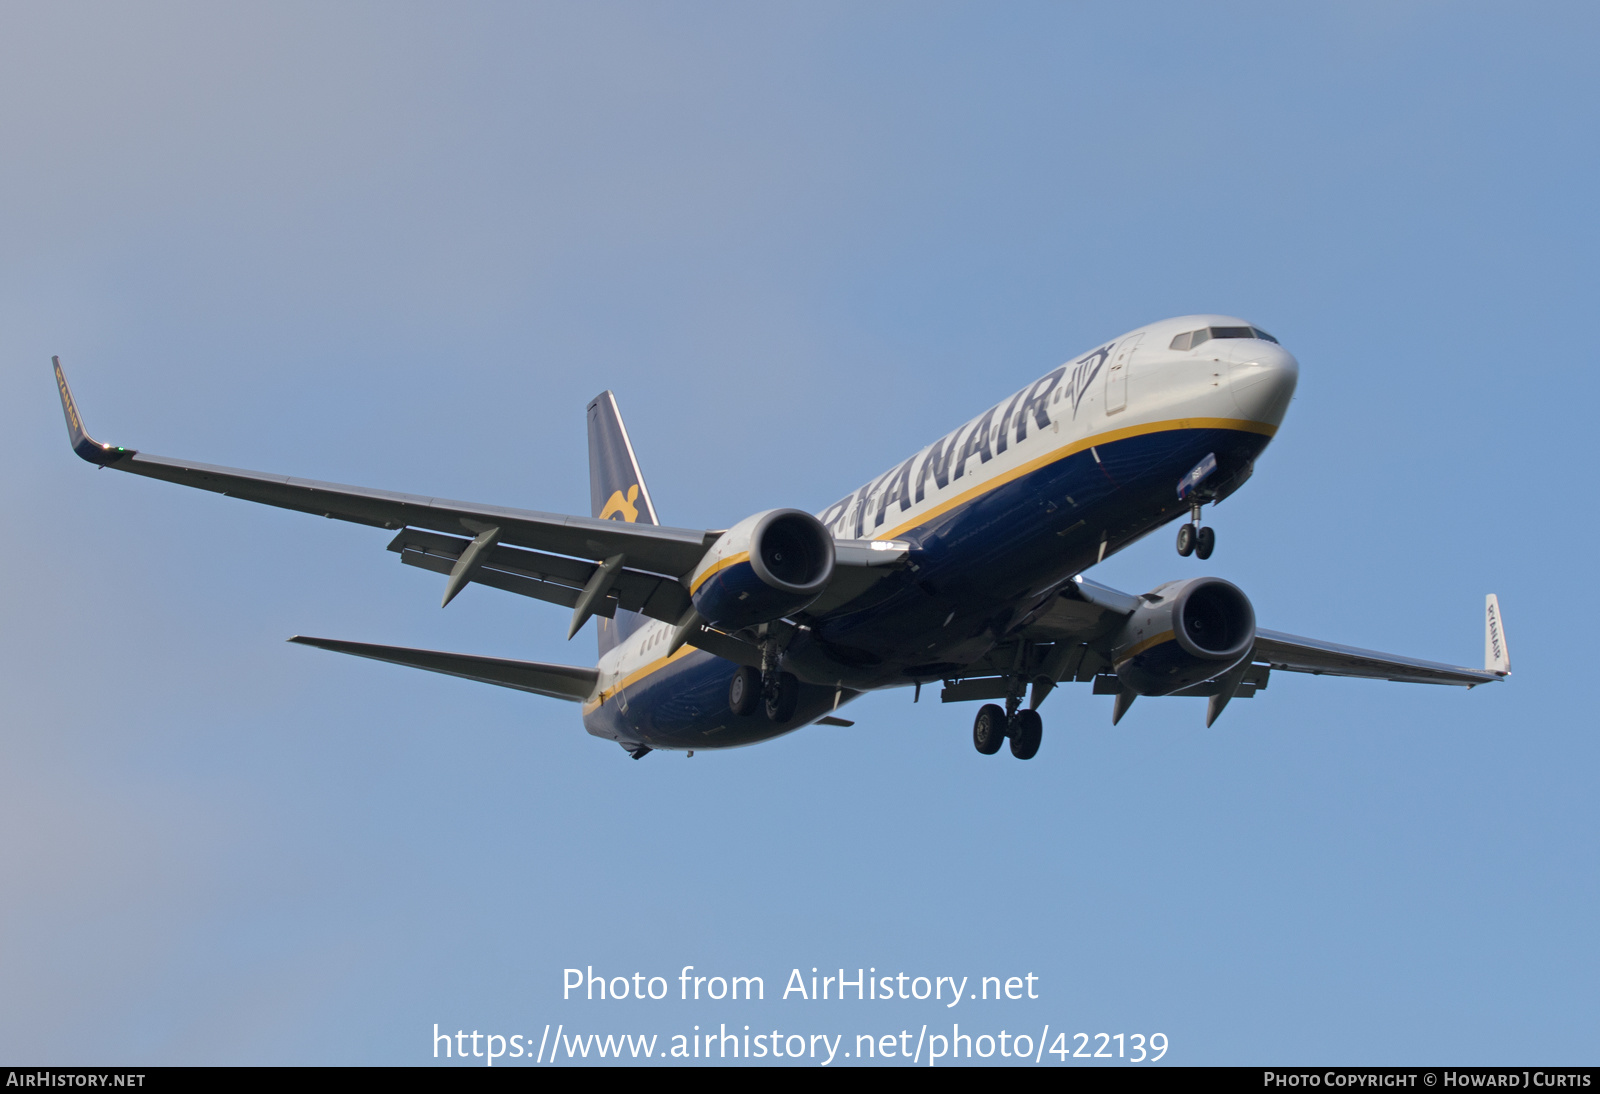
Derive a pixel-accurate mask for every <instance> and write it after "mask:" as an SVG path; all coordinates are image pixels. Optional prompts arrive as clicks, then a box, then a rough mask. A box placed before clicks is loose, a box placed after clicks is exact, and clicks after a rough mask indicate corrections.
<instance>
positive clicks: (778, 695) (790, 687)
mask: <svg viewBox="0 0 1600 1094" xmlns="http://www.w3.org/2000/svg"><path fill="white" fill-rule="evenodd" d="M799 703H800V681H799V680H796V679H795V678H794V674H793V673H789V672H784V673H779V674H778V683H777V686H776V687H774V688H773V689H772V694H771V695H769V696H767V721H769V722H777V723H778V724H779V725H782V724H783V723H784V722H787V721H788V720H789V719H790V718H793V717H794V708H795V707H796V706H797V705H799Z"/></svg>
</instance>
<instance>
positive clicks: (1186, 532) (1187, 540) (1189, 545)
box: [1178, 524, 1205, 558]
mask: <svg viewBox="0 0 1600 1094" xmlns="http://www.w3.org/2000/svg"><path fill="white" fill-rule="evenodd" d="M1194 538H1195V537H1194V525H1192V524H1185V525H1183V526H1182V527H1181V528H1179V529H1178V553H1179V554H1180V555H1182V556H1183V557H1184V558H1188V557H1189V556H1190V555H1192V554H1194ZM1201 557H1202V558H1204V557H1205V556H1204V555H1202V556H1201Z"/></svg>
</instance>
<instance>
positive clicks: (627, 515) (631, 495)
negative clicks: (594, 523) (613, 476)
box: [600, 483, 639, 524]
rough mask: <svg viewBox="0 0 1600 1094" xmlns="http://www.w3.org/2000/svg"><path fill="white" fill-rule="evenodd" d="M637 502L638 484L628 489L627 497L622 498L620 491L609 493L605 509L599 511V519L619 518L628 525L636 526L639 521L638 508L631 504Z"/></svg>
mask: <svg viewBox="0 0 1600 1094" xmlns="http://www.w3.org/2000/svg"><path fill="white" fill-rule="evenodd" d="M638 500H639V484H638V483H634V484H633V485H632V486H630V487H628V496H627V497H623V496H622V491H621V490H613V491H612V492H611V500H610V501H608V502H606V507H605V508H604V509H602V510H600V519H601V520H611V519H612V518H613V517H617V516H620V517H621V518H622V519H623V520H625V521H627V522H628V523H629V524H637V523H638V521H639V507H638V506H636V505H634V504H633V503H634V502H635V501H638Z"/></svg>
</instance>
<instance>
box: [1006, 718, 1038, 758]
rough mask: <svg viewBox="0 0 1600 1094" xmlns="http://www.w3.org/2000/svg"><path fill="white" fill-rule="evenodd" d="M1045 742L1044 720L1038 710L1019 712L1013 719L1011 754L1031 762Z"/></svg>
mask: <svg viewBox="0 0 1600 1094" xmlns="http://www.w3.org/2000/svg"><path fill="white" fill-rule="evenodd" d="M1043 740H1044V719H1043V718H1041V717H1039V712H1038V711H1037V710H1019V711H1017V713H1016V714H1015V715H1014V716H1013V717H1012V719H1011V754H1012V755H1013V756H1015V757H1016V758H1017V759H1019V760H1031V759H1033V757H1034V756H1035V755H1036V754H1037V753H1038V751H1039V745H1040V743H1041V742H1042V741H1043Z"/></svg>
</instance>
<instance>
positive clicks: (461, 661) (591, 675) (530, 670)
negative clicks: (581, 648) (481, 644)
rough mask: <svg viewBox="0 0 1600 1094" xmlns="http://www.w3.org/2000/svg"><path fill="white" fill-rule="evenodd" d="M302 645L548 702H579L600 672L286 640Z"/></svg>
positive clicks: (330, 640)
mask: <svg viewBox="0 0 1600 1094" xmlns="http://www.w3.org/2000/svg"><path fill="white" fill-rule="evenodd" d="M289 641H291V642H298V643H299V644H300V645H302V646H315V647H317V648H318V649H321V650H332V651H334V652H335V653H351V654H354V655H355V656H357V657H370V658H372V659H373V660H374V661H387V662H389V663H390V664H391V665H405V666H406V667H407V668H413V669H427V670H428V671H429V672H442V673H444V674H445V675H447V676H459V677H461V678H462V679H463V680H476V681H478V682H479V683H481V684H498V685H499V686H500V687H503V688H516V689H517V690H518V691H531V692H533V693H534V694H535V695H546V696H549V697H550V698H552V699H566V700H568V701H569V702H573V703H581V702H583V701H584V700H585V699H587V698H589V696H590V695H592V694H593V693H594V690H595V686H596V683H597V682H598V680H599V677H600V673H599V670H597V669H592V668H583V667H581V666H579V665H550V664H546V663H544V662H542V661H512V660H510V659H508V658H504V657H478V656H474V655H472V654H467V653H441V652H439V651H437V650H414V649H408V648H406V647H404V646H378V645H374V644H372V643H370V642H344V641H340V640H339V639H336V638H308V637H306V636H304V635H298V634H297V635H295V636H294V637H293V638H291V639H289Z"/></svg>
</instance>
